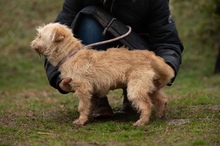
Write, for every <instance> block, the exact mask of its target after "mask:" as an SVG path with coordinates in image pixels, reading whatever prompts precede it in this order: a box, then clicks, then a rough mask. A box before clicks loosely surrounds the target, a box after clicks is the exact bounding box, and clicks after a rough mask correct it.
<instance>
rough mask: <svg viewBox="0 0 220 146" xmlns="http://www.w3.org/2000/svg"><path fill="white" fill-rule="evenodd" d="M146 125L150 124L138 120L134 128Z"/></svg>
mask: <svg viewBox="0 0 220 146" xmlns="http://www.w3.org/2000/svg"><path fill="white" fill-rule="evenodd" d="M146 124H148V122H144V121H142V120H138V121H137V122H135V123H134V124H133V126H134V127H139V126H144V125H146Z"/></svg>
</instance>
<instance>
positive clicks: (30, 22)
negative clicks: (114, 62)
mask: <svg viewBox="0 0 220 146" xmlns="http://www.w3.org/2000/svg"><path fill="white" fill-rule="evenodd" d="M62 2H63V1H56V3H53V1H51V0H44V1H43V0H33V1H29V0H23V1H19V2H16V1H4V3H3V1H1V2H0V5H1V9H0V18H1V20H2V23H1V25H0V26H1V27H0V34H1V36H0V48H1V53H0V58H1V59H0V66H1V67H0V74H1V76H0V145H5V146H7V145H34V146H35V145H36V146H38V145H51V146H52V145H58V146H59V145H88V146H93V145H94V146H95V145H117V146H124V145H132V146H133V145H134V146H135V145H137V146H142V145H178V146H181V145H182V146H185V145H195V146H196V145H199V146H200V145H213V146H217V145H220V134H219V129H220V98H219V97H220V90H219V89H220V84H219V81H220V75H219V74H215V75H214V74H213V71H214V63H215V57H216V55H217V49H215V48H214V47H213V46H214V45H213V44H212V43H210V42H211V41H208V40H207V41H205V42H204V41H202V42H201V41H200V40H199V39H198V38H199V37H198V36H197V35H198V32H197V24H198V23H199V22H200V21H202V20H203V19H204V17H205V16H204V15H203V14H202V13H200V12H199V11H198V10H197V9H196V7H195V4H196V2H193V1H188V0H185V1H173V2H172V12H173V14H174V18H175V19H176V24H177V27H178V30H179V34H180V37H181V39H182V41H183V43H184V46H185V51H184V53H183V63H182V66H181V69H180V71H179V74H178V77H177V78H176V81H175V84H174V85H173V86H171V87H166V88H165V90H166V92H167V94H168V95H169V99H170V100H169V104H168V111H167V112H168V113H167V118H166V119H165V120H160V119H156V118H155V117H154V113H153V114H152V118H151V121H150V123H149V125H146V126H143V127H138V128H134V127H132V126H131V125H132V123H133V122H134V121H135V120H136V119H137V118H138V115H136V114H131V115H118V114H117V115H115V116H114V117H113V118H111V119H102V120H101V119H99V120H94V121H92V122H90V123H89V124H88V125H86V126H85V127H82V128H78V127H75V126H74V125H73V124H72V121H73V120H74V119H75V118H77V117H78V112H77V105H78V101H77V98H76V97H75V96H74V97H73V95H71V94H67V95H61V94H60V93H58V91H56V90H55V89H53V88H51V87H50V86H49V84H48V81H47V78H46V75H45V71H44V69H43V62H44V59H43V58H39V57H38V56H37V55H36V54H35V53H34V52H32V51H31V50H30V47H29V43H30V41H31V40H32V39H33V38H34V36H35V27H36V26H38V25H41V24H43V23H48V22H51V21H53V20H54V19H55V17H56V15H57V13H58V12H59V11H60V9H61V6H62ZM3 6H4V7H3ZM204 35H205V34H204ZM120 96H121V90H116V91H112V92H110V94H109V97H110V98H109V100H110V103H111V105H112V107H113V108H114V109H118V108H120V106H121V100H122V99H121V98H119V97H120Z"/></svg>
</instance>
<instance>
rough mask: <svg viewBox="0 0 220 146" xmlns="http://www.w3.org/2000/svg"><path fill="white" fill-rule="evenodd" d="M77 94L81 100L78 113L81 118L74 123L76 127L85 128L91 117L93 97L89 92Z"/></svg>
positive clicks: (77, 92)
mask: <svg viewBox="0 0 220 146" xmlns="http://www.w3.org/2000/svg"><path fill="white" fill-rule="evenodd" d="M76 94H77V95H78V98H79V105H78V111H79V114H80V116H79V118H78V119H76V120H75V121H74V122H73V123H74V124H76V125H80V126H83V125H85V124H86V122H88V120H89V115H90V112H91V107H92V105H91V104H92V102H91V98H92V95H91V94H90V93H89V92H80V91H76Z"/></svg>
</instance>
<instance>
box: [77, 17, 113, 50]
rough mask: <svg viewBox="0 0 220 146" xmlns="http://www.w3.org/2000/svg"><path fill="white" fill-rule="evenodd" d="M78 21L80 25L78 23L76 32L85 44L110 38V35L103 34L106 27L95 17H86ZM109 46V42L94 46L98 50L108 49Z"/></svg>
mask: <svg viewBox="0 0 220 146" xmlns="http://www.w3.org/2000/svg"><path fill="white" fill-rule="evenodd" d="M78 23H79V24H80V25H78V26H79V27H78V28H77V29H76V30H75V32H74V34H75V35H76V37H77V38H79V39H80V40H82V43H83V44H84V45H88V44H92V43H96V42H100V41H104V40H107V39H109V37H108V36H103V35H102V32H103V30H104V28H103V27H102V26H101V25H100V24H99V23H98V22H96V21H95V19H94V18H91V17H84V18H82V19H81V20H80V22H78ZM107 48H109V44H104V45H99V46H95V47H94V49H97V50H106V49H107Z"/></svg>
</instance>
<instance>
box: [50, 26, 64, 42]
mask: <svg viewBox="0 0 220 146" xmlns="http://www.w3.org/2000/svg"><path fill="white" fill-rule="evenodd" d="M64 38H65V32H64V30H63V29H62V28H58V27H56V28H54V29H53V33H52V40H53V41H54V42H61V41H63V40H64Z"/></svg>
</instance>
